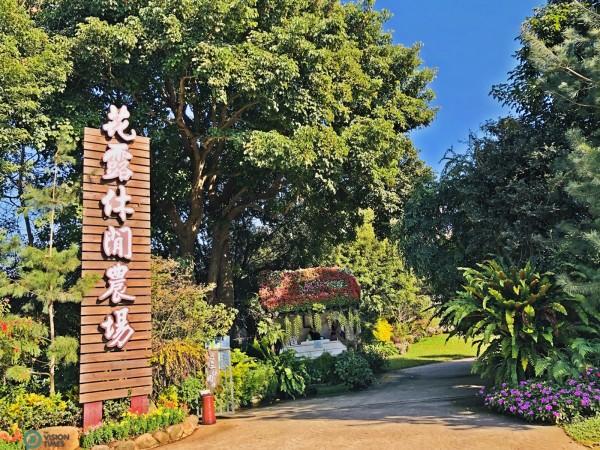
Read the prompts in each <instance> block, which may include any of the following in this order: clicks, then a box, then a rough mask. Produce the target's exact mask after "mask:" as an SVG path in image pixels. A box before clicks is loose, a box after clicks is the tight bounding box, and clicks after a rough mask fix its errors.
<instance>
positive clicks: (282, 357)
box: [252, 327, 309, 398]
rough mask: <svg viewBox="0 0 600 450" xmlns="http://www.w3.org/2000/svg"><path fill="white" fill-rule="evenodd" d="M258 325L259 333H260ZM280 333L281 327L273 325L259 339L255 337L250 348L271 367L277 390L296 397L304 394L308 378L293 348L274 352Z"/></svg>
mask: <svg viewBox="0 0 600 450" xmlns="http://www.w3.org/2000/svg"><path fill="white" fill-rule="evenodd" d="M260 332H261V331H260V327H259V333H260ZM281 333H282V331H281V328H280V327H279V328H277V327H274V328H273V329H271V330H270V331H266V332H262V337H261V339H260V340H258V339H255V340H254V343H253V344H252V348H253V349H254V351H256V352H257V353H258V354H259V355H260V356H261V357H262V359H263V361H264V362H265V363H266V364H268V365H270V366H271V367H273V371H274V374H275V377H274V378H275V380H276V382H277V390H278V391H279V393H281V394H283V395H284V396H287V397H291V398H296V397H297V396H301V395H304V392H305V390H306V380H307V379H308V378H309V376H308V373H307V371H306V368H305V366H304V363H303V362H302V361H301V360H300V359H297V358H296V354H295V353H294V351H293V350H287V351H284V352H282V353H281V354H279V355H278V354H277V353H276V352H275V344H276V343H277V340H278V338H279V336H280V334H281Z"/></svg>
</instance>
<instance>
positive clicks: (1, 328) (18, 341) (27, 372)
mask: <svg viewBox="0 0 600 450" xmlns="http://www.w3.org/2000/svg"><path fill="white" fill-rule="evenodd" d="M47 336H48V329H47V328H46V327H45V326H44V325H42V324H40V323H38V322H36V321H34V320H33V319H31V318H26V317H18V316H15V315H12V314H6V315H5V314H0V376H2V377H3V378H4V377H6V378H7V379H9V380H12V381H17V382H25V381H28V380H29V379H30V377H31V370H32V367H33V360H34V358H37V357H39V356H40V355H41V353H42V348H43V346H44V344H45V343H46V339H47Z"/></svg>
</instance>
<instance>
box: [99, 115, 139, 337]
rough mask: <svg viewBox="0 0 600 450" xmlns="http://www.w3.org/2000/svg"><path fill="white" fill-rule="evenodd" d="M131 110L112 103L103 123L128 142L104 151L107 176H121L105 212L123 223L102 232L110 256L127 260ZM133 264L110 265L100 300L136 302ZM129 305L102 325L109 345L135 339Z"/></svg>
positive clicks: (130, 249) (130, 211) (132, 134)
mask: <svg viewBox="0 0 600 450" xmlns="http://www.w3.org/2000/svg"><path fill="white" fill-rule="evenodd" d="M128 118H129V111H128V110H127V107H126V106H121V108H117V107H116V106H114V105H111V107H110V111H109V113H108V120H109V121H108V122H107V123H105V124H104V125H102V129H103V130H104V131H105V133H106V134H107V135H108V137H110V138H112V137H114V136H115V135H117V136H118V137H119V138H120V139H121V140H123V141H125V142H119V143H111V144H108V148H107V149H106V151H105V152H104V155H103V157H102V161H103V162H104V163H105V169H104V174H103V175H102V179H103V180H115V179H116V180H117V183H118V186H117V191H115V190H114V189H112V188H109V189H108V191H107V192H106V195H105V196H104V197H102V200H101V203H102V212H103V214H104V216H105V217H111V216H112V215H113V214H114V215H116V216H117V217H118V218H119V221H120V222H121V224H123V226H121V227H114V226H112V225H111V226H108V227H107V229H106V230H105V231H104V233H103V234H102V250H103V252H104V255H105V256H107V257H109V258H110V257H114V258H119V259H124V260H129V261H130V260H131V259H132V258H133V246H132V243H133V236H132V232H131V228H129V227H128V226H126V225H125V223H126V221H127V218H128V216H131V215H132V214H134V213H135V211H134V209H133V208H131V207H129V206H127V203H128V202H130V201H131V196H129V195H128V194H127V188H126V187H125V185H124V183H127V181H129V180H130V179H131V177H132V176H133V171H132V170H131V168H130V165H129V163H130V161H131V159H132V157H133V155H132V154H131V152H130V151H129V144H128V142H131V141H133V140H135V138H136V132H135V130H131V131H130V132H129V133H127V131H126V130H127V128H128V127H129V120H127V119H128ZM128 271H129V267H128V266H127V265H126V264H123V263H121V262H117V263H116V264H115V265H113V266H111V267H109V268H108V269H106V272H105V278H106V282H107V286H106V291H105V292H104V293H103V294H102V295H100V296H99V297H98V299H99V300H100V301H104V300H106V299H110V303H112V304H113V305H119V304H120V303H121V302H122V301H123V300H126V301H130V302H133V301H134V300H135V297H134V296H133V295H129V294H127V278H126V275H127V272H128ZM128 314H129V308H126V307H121V308H119V309H116V310H114V311H112V313H110V314H108V315H107V316H106V317H105V318H104V321H102V323H100V328H102V329H103V330H104V333H103V335H104V338H105V339H106V340H107V343H106V346H107V347H108V348H115V347H116V348H119V349H122V348H123V347H125V345H126V344H127V342H129V340H130V339H131V337H132V336H133V334H134V333H135V330H134V329H133V327H132V326H131V325H130V324H129V320H128Z"/></svg>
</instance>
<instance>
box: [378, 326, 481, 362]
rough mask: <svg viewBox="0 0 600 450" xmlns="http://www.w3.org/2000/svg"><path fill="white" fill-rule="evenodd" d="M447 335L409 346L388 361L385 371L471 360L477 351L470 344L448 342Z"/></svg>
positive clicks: (457, 340) (455, 339) (456, 340)
mask: <svg viewBox="0 0 600 450" xmlns="http://www.w3.org/2000/svg"><path fill="white" fill-rule="evenodd" d="M447 338H448V334H438V335H435V336H431V337H426V338H423V339H421V340H420V341H419V342H416V343H414V344H411V345H410V347H409V348H408V351H407V352H406V353H404V354H403V355H399V356H393V357H391V358H390V359H389V360H388V368H387V370H400V369H407V368H409V367H416V366H422V365H425V364H433V363H437V362H444V361H452V360H454V359H463V358H472V357H474V356H476V355H477V349H476V348H475V346H473V344H472V343H471V342H465V341H464V340H463V339H460V338H457V337H453V338H451V339H450V340H449V341H448V342H446V339H447Z"/></svg>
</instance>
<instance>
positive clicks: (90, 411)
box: [83, 401, 102, 431]
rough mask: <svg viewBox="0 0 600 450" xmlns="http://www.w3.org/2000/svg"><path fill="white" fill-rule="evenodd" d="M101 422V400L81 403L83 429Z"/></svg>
mask: <svg viewBox="0 0 600 450" xmlns="http://www.w3.org/2000/svg"><path fill="white" fill-rule="evenodd" d="M101 423H102V402H101V401H100V402H91V403H84V404H83V431H85V430H87V429H88V428H90V427H96V426H98V425H100V424H101Z"/></svg>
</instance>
